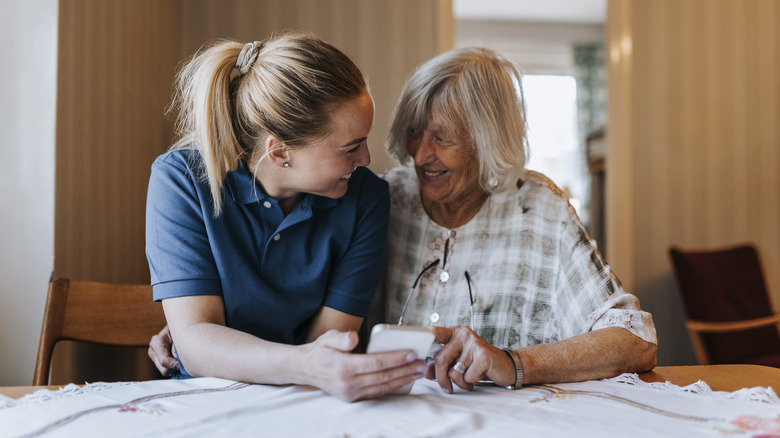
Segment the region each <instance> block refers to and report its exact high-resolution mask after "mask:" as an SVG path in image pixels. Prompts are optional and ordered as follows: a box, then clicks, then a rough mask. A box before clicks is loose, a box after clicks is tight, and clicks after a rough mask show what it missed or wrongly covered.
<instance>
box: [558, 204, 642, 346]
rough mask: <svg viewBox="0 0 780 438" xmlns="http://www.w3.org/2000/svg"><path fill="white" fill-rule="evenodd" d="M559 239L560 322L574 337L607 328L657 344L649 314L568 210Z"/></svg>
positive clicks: (577, 219)
mask: <svg viewBox="0 0 780 438" xmlns="http://www.w3.org/2000/svg"><path fill="white" fill-rule="evenodd" d="M568 210H569V212H568V220H566V221H564V222H563V224H562V226H563V232H562V238H561V248H560V249H561V269H560V276H559V282H560V285H559V287H560V291H561V294H560V298H561V299H560V301H559V303H558V305H559V306H561V308H562V309H564V310H563V315H562V321H564V322H563V324H564V325H567V327H566V330H565V331H568V332H569V333H567V334H566V336H565V337H571V336H575V335H577V334H580V333H585V332H587V331H592V330H598V329H602V328H607V327H621V328H624V329H626V330H628V331H630V332H631V333H633V334H634V335H636V336H638V337H640V338H642V339H644V340H645V341H647V342H651V343H657V339H656V332H655V325H654V323H653V317H652V315H651V314H650V313H648V312H645V311H643V310H641V309H640V307H639V300H638V299H637V298H636V296H634V295H632V294H628V293H626V292H625V291H624V290H623V287H622V285H621V284H620V281H619V280H618V278H617V277H616V276H615V275H614V273H613V272H612V270H611V268H610V266H609V265H607V264H606V262H605V261H604V259H603V258H602V256H601V254H600V253H599V252H598V250H597V248H596V242H595V241H593V240H591V239H590V237H589V236H588V234H587V232H586V231H585V227H584V226H583V225H582V223H581V222H580V220H579V218H578V217H577V215H576V213H575V212H574V211H573V208H572V207H571V206H569V207H568Z"/></svg>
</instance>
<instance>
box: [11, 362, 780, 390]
mask: <svg viewBox="0 0 780 438" xmlns="http://www.w3.org/2000/svg"><path fill="white" fill-rule="evenodd" d="M639 378H640V379H642V380H643V381H645V382H670V383H673V384H675V385H678V386H687V385H690V384H691V383H694V382H697V381H699V380H702V381H704V382H705V383H707V384H708V385H709V386H710V388H712V390H713V391H736V390H737V389H740V388H752V387H754V386H765V387H772V388H773V389H774V390H775V392H776V393H779V394H780V368H771V367H765V366H760V365H693V366H667V367H656V368H655V369H653V371H650V372H647V373H641V374H639ZM59 388H61V386H59V385H52V386H5V387H0V395H5V396H7V397H11V398H19V397H22V396H24V395H25V394H30V393H32V392H34V391H36V390H38V389H50V390H57V389H59Z"/></svg>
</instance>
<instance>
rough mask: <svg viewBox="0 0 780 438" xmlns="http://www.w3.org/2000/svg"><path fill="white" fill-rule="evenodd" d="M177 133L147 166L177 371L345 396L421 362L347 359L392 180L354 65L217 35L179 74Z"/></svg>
mask: <svg viewBox="0 0 780 438" xmlns="http://www.w3.org/2000/svg"><path fill="white" fill-rule="evenodd" d="M176 90H177V92H176V94H175V96H174V102H173V106H172V108H174V109H175V110H176V111H177V112H178V115H177V117H178V120H177V128H178V131H179V140H178V141H177V142H176V144H174V146H173V147H172V148H171V150H170V151H169V152H167V153H166V154H164V155H162V156H160V157H159V158H158V159H157V160H156V161H155V163H154V165H153V167H152V175H151V179H150V183H149V193H148V200H147V225H146V228H147V232H146V240H147V258H148V260H149V266H150V270H151V275H152V285H153V288H154V296H155V299H156V300H161V301H162V304H163V308H164V310H165V315H166V319H167V320H168V325H169V327H170V332H171V335H172V339H173V341H174V342H175V346H176V349H175V352H176V355H177V358H178V361H179V364H178V365H179V367H178V368H179V372H180V375H181V376H182V377H189V376H213V377H223V378H228V379H233V380H240V381H247V382H255V383H270V384H287V383H294V384H308V385H313V386H316V387H319V388H321V389H323V390H324V391H326V392H328V393H330V394H333V395H336V396H338V397H340V398H343V399H345V400H350V401H351V400H357V399H362V398H370V397H376V396H380V395H383V394H386V393H389V392H392V391H394V390H396V389H398V388H400V387H402V386H403V385H405V384H407V383H409V382H411V381H412V380H413V379H414V378H419V377H420V376H421V375H422V374H421V373H422V372H423V371H424V369H425V366H424V364H423V362H422V361H421V360H418V359H417V358H416V357H415V355H414V354H413V353H410V352H403V351H402V352H392V353H382V354H372V355H353V354H350V352H351V351H352V350H353V349H354V348H355V347H356V345H357V343H358V339H357V333H356V330H358V328H359V327H360V325H361V323H362V321H363V317H364V316H365V314H366V312H367V310H368V306H369V305H370V302H371V300H372V297H373V293H374V290H375V288H376V286H377V282H378V280H379V277H380V275H381V271H382V266H383V262H384V259H383V254H384V251H385V242H386V238H387V227H388V215H389V196H388V190H387V184H386V183H385V182H384V181H382V180H381V179H379V178H378V177H377V176H376V175H374V174H373V173H371V171H369V170H368V169H366V168H365V166H367V165H368V164H369V162H370V156H369V151H368V146H367V144H366V138H367V136H368V133H369V130H370V129H371V124H372V122H373V115H374V104H373V100H372V98H371V95H370V94H369V92H368V89H367V84H366V82H365V79H364V76H363V74H362V72H361V71H360V69H359V68H358V67H357V66H356V65H355V64H354V63H353V62H352V61H351V60H350V59H349V58H348V57H347V56H345V55H344V54H343V53H341V52H340V51H339V50H337V49H336V48H334V47H333V46H331V45H329V44H327V43H325V42H323V41H321V40H319V39H317V38H315V37H312V36H309V35H302V34H284V35H281V36H277V37H273V38H271V39H269V40H267V41H264V42H253V43H249V44H245V45H242V44H239V43H236V42H230V41H223V42H218V43H216V44H213V45H211V46H209V47H207V48H205V49H204V50H202V51H201V52H199V53H198V54H197V55H196V56H195V57H194V58H193V59H192V60H191V61H189V62H188V63H187V64H186V65H185V66H184V67H183V68H182V70H181V71H180V73H179V75H178V78H177V88H176Z"/></svg>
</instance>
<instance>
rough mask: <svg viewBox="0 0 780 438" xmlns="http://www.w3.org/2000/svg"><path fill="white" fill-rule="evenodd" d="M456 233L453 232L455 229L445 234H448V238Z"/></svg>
mask: <svg viewBox="0 0 780 438" xmlns="http://www.w3.org/2000/svg"><path fill="white" fill-rule="evenodd" d="M456 234H457V233H456V232H455V230H450V231H449V232H447V236H448V237H449V238H453V237H455V235H456Z"/></svg>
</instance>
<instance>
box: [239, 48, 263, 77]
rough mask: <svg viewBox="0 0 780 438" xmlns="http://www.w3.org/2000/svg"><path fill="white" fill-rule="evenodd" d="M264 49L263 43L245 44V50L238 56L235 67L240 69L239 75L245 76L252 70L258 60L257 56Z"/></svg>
mask: <svg viewBox="0 0 780 438" xmlns="http://www.w3.org/2000/svg"><path fill="white" fill-rule="evenodd" d="M262 48H263V42H262V41H255V42H252V43H246V44H244V48H243V49H241V53H239V54H238V59H237V60H236V65H235V66H233V68H236V69H238V74H239V75H241V76H244V75H245V74H247V72H248V71H249V69H250V68H252V64H254V63H255V60H256V59H257V55H258V54H259V53H260V50H261V49H262Z"/></svg>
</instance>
